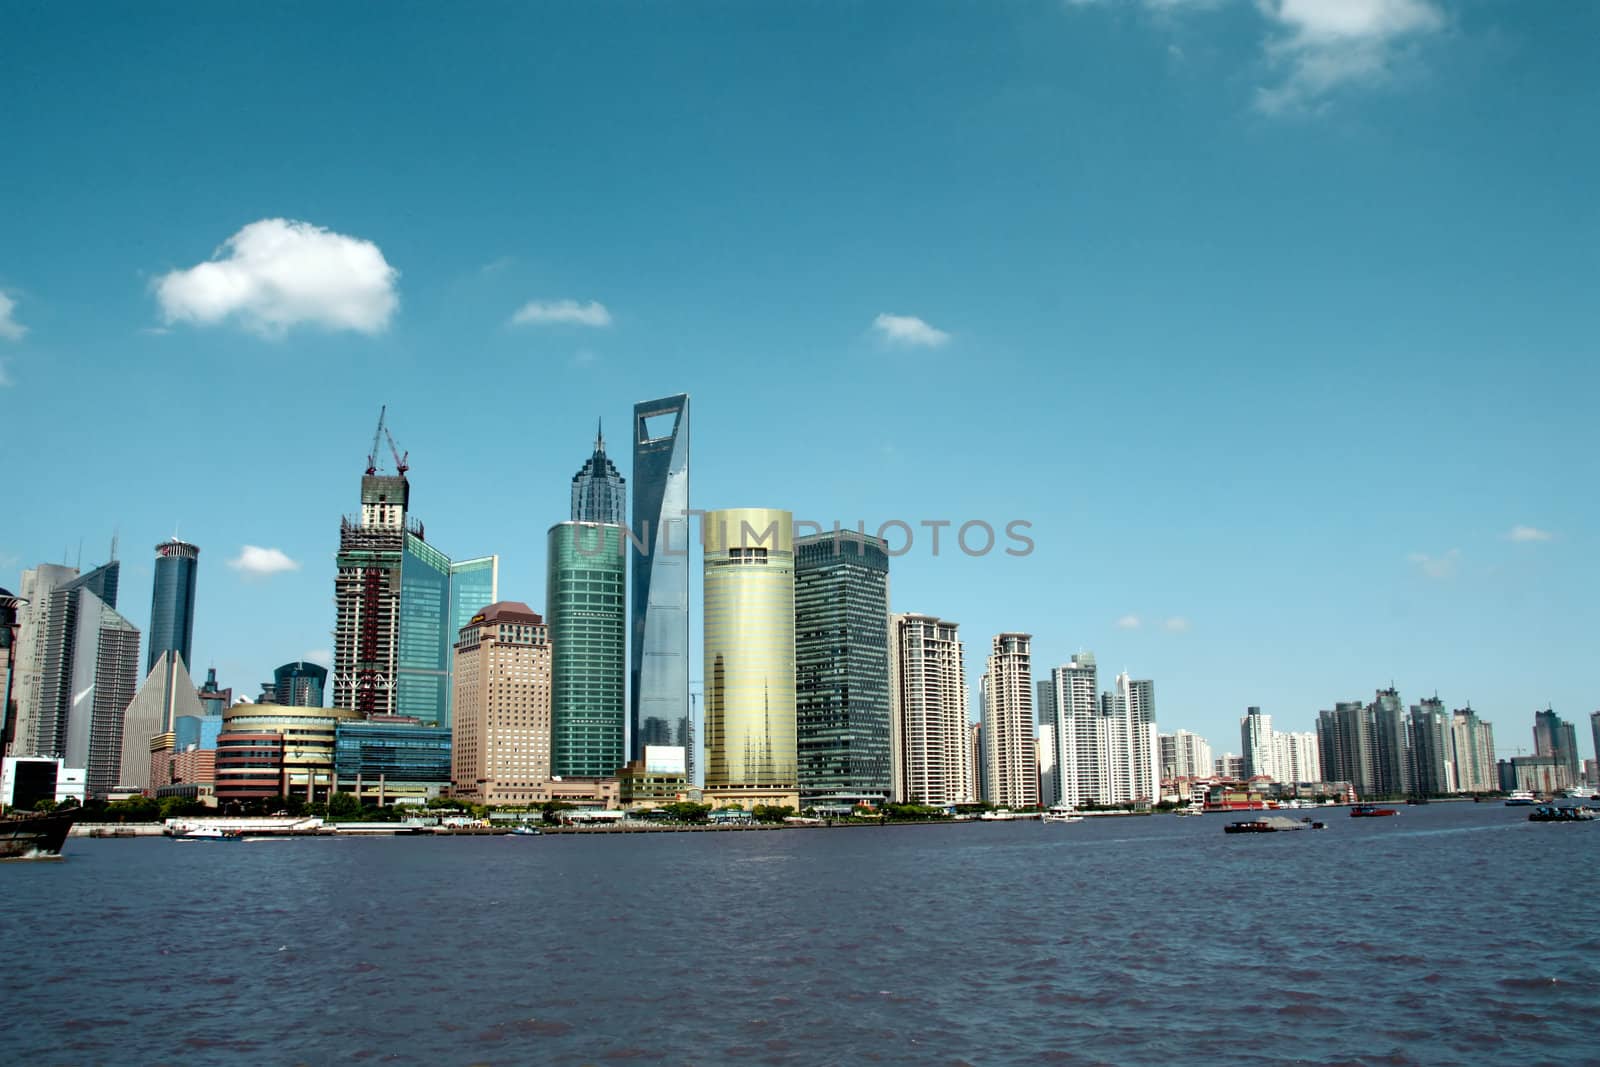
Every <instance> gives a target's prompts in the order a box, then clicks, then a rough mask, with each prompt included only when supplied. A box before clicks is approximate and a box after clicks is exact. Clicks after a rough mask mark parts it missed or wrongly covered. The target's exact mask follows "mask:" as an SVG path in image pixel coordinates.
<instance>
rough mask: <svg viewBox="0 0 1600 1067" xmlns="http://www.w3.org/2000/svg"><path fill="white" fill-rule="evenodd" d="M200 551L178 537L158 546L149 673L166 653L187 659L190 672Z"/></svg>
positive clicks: (147, 657)
mask: <svg viewBox="0 0 1600 1067" xmlns="http://www.w3.org/2000/svg"><path fill="white" fill-rule="evenodd" d="M199 569H200V549H199V548H198V547H196V546H195V545H191V544H189V543H188V542H187V541H180V540H178V539H177V538H176V537H174V538H173V539H172V540H170V541H163V542H161V543H160V544H159V545H157V546H156V576H155V582H154V583H153V585H152V589H151V595H150V648H149V651H148V652H147V653H146V654H145V661H144V669H145V673H146V674H149V673H150V671H151V670H152V669H153V668H154V667H155V665H156V660H158V659H160V658H161V654H162V653H163V652H176V653H177V654H178V655H179V656H181V657H183V665H184V668H185V669H186V670H187V669H188V668H189V667H190V666H191V665H192V664H193V663H194V660H193V659H192V658H190V653H191V649H192V648H193V645H194V589H195V577H196V575H197V573H198V571H199Z"/></svg>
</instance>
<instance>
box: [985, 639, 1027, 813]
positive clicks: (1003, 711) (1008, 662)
mask: <svg viewBox="0 0 1600 1067" xmlns="http://www.w3.org/2000/svg"><path fill="white" fill-rule="evenodd" d="M1032 662H1033V635H1032V634H1024V633H1003V634H996V635H995V638H994V641H993V643H992V644H991V646H990V653H989V671H988V673H987V674H986V675H985V676H984V678H985V680H986V683H987V684H986V686H985V690H984V701H983V704H984V718H983V727H984V739H985V740H984V749H985V752H984V755H985V759H986V767H985V770H986V772H987V775H986V777H987V778H988V783H989V792H988V794H987V796H985V798H984V799H986V800H988V801H989V802H990V803H992V804H995V805H997V806H998V807H1002V808H1024V809H1025V808H1032V807H1035V806H1037V805H1038V803H1039V757H1038V754H1037V753H1036V752H1035V751H1034V747H1033V746H1034V722H1033V666H1032Z"/></svg>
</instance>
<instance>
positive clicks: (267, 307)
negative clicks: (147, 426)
mask: <svg viewBox="0 0 1600 1067" xmlns="http://www.w3.org/2000/svg"><path fill="white" fill-rule="evenodd" d="M399 277H400V272H399V271H397V270H395V269H394V268H393V267H391V266H390V265H389V263H388V261H387V260H385V259H384V258H383V252H382V251H380V250H379V248H378V246H377V245H375V244H373V243H372V242H371V241H366V240H362V239H361V238H359V237H347V236H345V235H344V234H340V233H334V232H333V231H332V230H325V229H323V228H322V227H321V226H313V225H312V224H311V223H309V222H296V221H294V220H292V219H261V220H260V221H258V222H252V223H250V225H248V226H246V227H245V228H244V229H242V230H240V231H239V232H238V233H236V234H234V235H233V236H232V237H230V238H228V239H227V240H226V241H224V242H223V244H222V247H221V248H219V249H217V251H216V253H215V254H214V255H213V256H212V257H211V259H209V260H207V261H206V262H204V263H201V264H199V265H197V266H194V267H190V268H189V269H188V270H175V271H172V272H171V273H169V274H165V275H163V276H162V277H160V278H158V279H157V280H156V282H155V293H156V299H157V300H158V301H160V303H161V313H162V316H163V317H164V319H165V320H166V324H167V325H168V326H170V325H172V324H174V323H179V322H186V323H193V324H195V325H199V326H215V325H217V324H219V323H222V322H225V321H227V320H229V319H236V320H237V321H238V322H239V323H240V324H241V325H242V326H244V328H245V329H247V330H249V331H251V332H252V333H257V334H260V335H261V336H263V337H271V338H277V337H282V336H283V335H284V334H285V333H286V332H288V330H289V329H290V328H291V327H294V326H320V327H323V328H324V329H328V330H354V331H355V332H357V333H366V334H376V333H381V332H383V331H384V330H385V329H387V328H388V326H389V320H390V319H391V318H392V317H393V316H394V313H395V310H396V309H397V308H398V307H399V306H400V297H399V296H398V295H397V294H396V292H395V282H396V279H398V278H399Z"/></svg>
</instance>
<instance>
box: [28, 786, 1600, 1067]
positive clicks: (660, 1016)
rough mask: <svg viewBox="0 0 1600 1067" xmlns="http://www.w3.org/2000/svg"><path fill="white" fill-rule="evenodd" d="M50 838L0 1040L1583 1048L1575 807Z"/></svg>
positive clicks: (1240, 1053)
mask: <svg viewBox="0 0 1600 1067" xmlns="http://www.w3.org/2000/svg"><path fill="white" fill-rule="evenodd" d="M1526 815H1527V809H1515V808H1509V809H1508V808H1505V807H1502V806H1500V805H1498V804H1493V805H1490V804H1482V805H1474V804H1459V803H1457V804H1432V805H1427V806H1423V807H1410V808H1405V809H1404V810H1403V811H1402V813H1401V814H1400V815H1399V816H1398V817H1396V818H1391V819H1350V818H1348V817H1346V815H1345V813H1344V811H1343V809H1334V810H1330V811H1329V812H1326V813H1319V817H1325V818H1326V819H1327V821H1328V822H1329V828H1328V829H1327V830H1326V831H1323V832H1307V833H1293V834H1272V835H1263V836H1227V835H1224V834H1223V832H1222V827H1223V824H1224V823H1225V822H1226V821H1228V817H1226V816H1206V817H1204V818H1199V819H1180V818H1174V817H1171V816H1156V817H1150V818H1100V819H1089V820H1086V821H1085V822H1082V823H1078V824H1075V825H1065V826H1063V825H1041V824H1039V823H981V824H980V823H970V824H960V825H940V826H907V827H883V828H870V829H852V830H793V831H780V832H768V833H711V834H655V835H614V836H604V837H600V836H588V837H576V836H550V837H537V838H511V837H505V838H455V839H439V840H432V839H429V840H416V839H411V840H408V839H403V838H402V839H375V840H324V839H294V840H284V841H266V842H246V843H242V844H232V843H193V842H191V843H178V842H173V841H167V840H87V839H74V840H72V841H71V842H70V843H69V845H68V859H67V860H66V861H64V862H61V863H54V864H6V865H0V945H3V955H0V959H3V961H4V962H3V964H0V974H3V982H0V1062H11V1063H20V1062H28V1063H82V1064H102V1063H103V1064H145V1063H196V1064H202V1063H229V1064H238V1063H354V1062H367V1063H408V1064H409V1063H462V1064H467V1063H485V1064H543V1063H559V1064H567V1063H572V1064H580V1063H610V1062H626V1061H630V1060H635V1061H640V1062H658V1061H659V1062H668V1063H681V1064H721V1063H728V1064H860V1063H904V1064H940V1063H948V1064H959V1063H972V1064H991V1063H995V1064H999V1063H1065V1064H1071V1063H1105V1062H1109V1063H1128V1064H1144V1063H1151V1064H1170V1063H1177V1062H1181V1061H1189V1062H1197V1063H1208V1062H1209V1063H1220V1062H1227V1063H1230V1064H1253V1063H1285V1062H1298V1063H1308V1064H1338V1063H1355V1062H1365V1063H1390V1064H1405V1063H1428V1064H1446V1063H1460V1064H1482V1063H1508V1064H1509V1063H1517V1064H1532V1063H1552V1064H1561V1065H1563V1067H1568V1065H1571V1064H1577V1063H1595V1062H1600V1039H1597V1038H1596V1036H1595V1035H1596V1033H1597V1031H1600V911H1597V907H1596V904H1595V899H1596V898H1595V896H1594V888H1595V882H1596V879H1597V877H1600V824H1590V825H1577V826H1561V825H1536V824H1530V823H1528V822H1527V821H1526Z"/></svg>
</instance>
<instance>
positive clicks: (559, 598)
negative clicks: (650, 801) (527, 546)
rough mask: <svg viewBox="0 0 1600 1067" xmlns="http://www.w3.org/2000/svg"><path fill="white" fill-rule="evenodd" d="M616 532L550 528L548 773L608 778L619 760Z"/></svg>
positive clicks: (619, 563) (578, 526)
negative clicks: (549, 770)
mask: <svg viewBox="0 0 1600 1067" xmlns="http://www.w3.org/2000/svg"><path fill="white" fill-rule="evenodd" d="M623 536H624V534H623V529H622V527H621V526H617V525H610V524H607V525H601V524H597V523H588V522H561V523H557V524H556V525H554V526H552V527H550V535H549V548H548V553H547V559H548V561H549V572H548V577H547V580H546V583H545V619H546V622H547V623H548V624H549V627H550V646H551V658H550V767H551V773H552V774H555V775H559V776H562V777H573V778H609V777H611V776H612V775H615V774H616V773H617V770H618V768H620V767H621V766H622V765H623V764H624V763H626V762H627V756H626V752H625V745H624V728H625V726H626V716H625V714H624V705H623V678H624V671H625V670H626V654H625V644H626V638H627V604H628V598H627V589H626V582H625V578H626V574H625V573H624V572H625V570H626V568H627V557H625V556H624V555H623V548H622V545H623Z"/></svg>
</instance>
